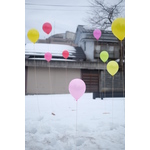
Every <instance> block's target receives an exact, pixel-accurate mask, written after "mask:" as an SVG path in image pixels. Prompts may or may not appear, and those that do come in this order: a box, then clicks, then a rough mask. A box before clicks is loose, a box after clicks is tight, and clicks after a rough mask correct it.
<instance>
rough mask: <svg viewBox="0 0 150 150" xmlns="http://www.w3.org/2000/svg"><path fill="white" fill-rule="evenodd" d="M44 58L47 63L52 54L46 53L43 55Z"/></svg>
mask: <svg viewBox="0 0 150 150" xmlns="http://www.w3.org/2000/svg"><path fill="white" fill-rule="evenodd" d="M44 57H45V59H46V60H47V61H48V62H49V61H50V60H51V59H52V54H51V53H49V52H47V53H45V55H44Z"/></svg>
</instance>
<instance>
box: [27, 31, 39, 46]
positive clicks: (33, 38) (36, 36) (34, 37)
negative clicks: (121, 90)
mask: <svg viewBox="0 0 150 150" xmlns="http://www.w3.org/2000/svg"><path fill="white" fill-rule="evenodd" d="M27 36H28V39H29V40H30V41H31V42H33V43H36V42H37V40H38V39H39V32H38V30H36V29H30V30H29V31H28V34H27Z"/></svg>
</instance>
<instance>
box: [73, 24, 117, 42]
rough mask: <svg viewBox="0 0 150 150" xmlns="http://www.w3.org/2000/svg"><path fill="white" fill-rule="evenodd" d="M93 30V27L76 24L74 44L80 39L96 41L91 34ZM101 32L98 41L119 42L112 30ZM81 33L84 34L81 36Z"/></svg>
mask: <svg viewBox="0 0 150 150" xmlns="http://www.w3.org/2000/svg"><path fill="white" fill-rule="evenodd" d="M94 30H95V28H90V27H87V26H83V25H78V27H77V30H76V37H75V44H78V42H79V41H80V40H85V41H87V40H92V41H97V40H96V39H95V37H94V36H93V31H94ZM101 32H102V35H101V37H100V38H99V40H98V41H100V42H119V40H118V39H117V38H116V37H115V36H114V35H113V33H112V31H108V30H101ZM83 34H84V36H82V37H81V35H83Z"/></svg>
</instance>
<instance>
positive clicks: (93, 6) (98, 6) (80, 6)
mask: <svg viewBox="0 0 150 150" xmlns="http://www.w3.org/2000/svg"><path fill="white" fill-rule="evenodd" d="M25 5H36V6H52V7H99V6H87V5H50V4H34V3H25Z"/></svg>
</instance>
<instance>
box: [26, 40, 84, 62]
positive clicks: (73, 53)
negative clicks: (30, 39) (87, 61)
mask: <svg viewBox="0 0 150 150" xmlns="http://www.w3.org/2000/svg"><path fill="white" fill-rule="evenodd" d="M64 50H67V51H68V52H69V57H68V59H67V60H68V61H69V59H84V57H83V58H81V57H82V55H83V54H82V53H84V52H83V50H82V49H81V48H80V49H79V48H77V47H73V46H70V45H62V44H46V43H35V44H33V43H27V44H26V46H25V55H26V59H36V60H44V55H45V53H46V52H50V53H51V54H52V60H58V61H60V60H64V58H63V55H62V52H63V51H64ZM80 53H81V54H82V55H80ZM33 56H36V57H33Z"/></svg>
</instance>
